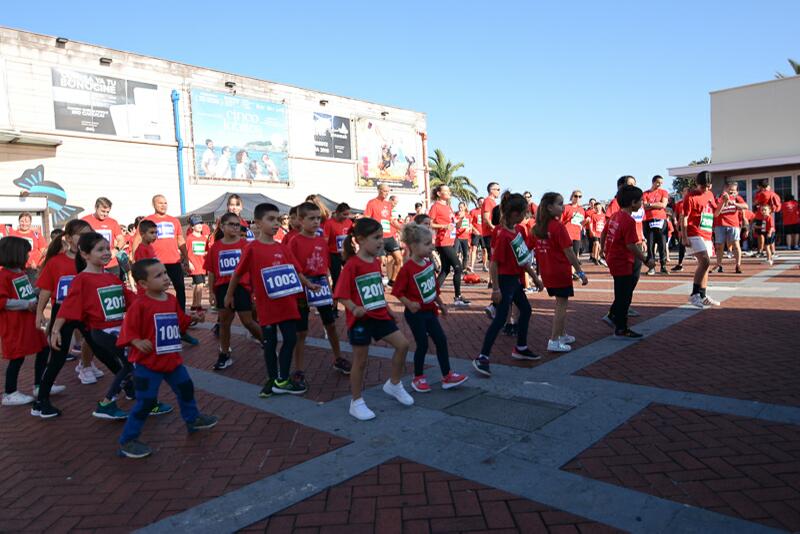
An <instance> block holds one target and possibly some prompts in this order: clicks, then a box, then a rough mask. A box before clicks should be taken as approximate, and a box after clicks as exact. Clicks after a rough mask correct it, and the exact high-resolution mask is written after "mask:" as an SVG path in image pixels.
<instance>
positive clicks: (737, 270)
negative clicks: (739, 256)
mask: <svg viewBox="0 0 800 534" xmlns="http://www.w3.org/2000/svg"><path fill="white" fill-rule="evenodd" d="M736 274H742V268H741V267H740V266H739V265H737V266H736Z"/></svg>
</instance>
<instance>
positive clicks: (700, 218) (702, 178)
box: [681, 171, 722, 308]
mask: <svg viewBox="0 0 800 534" xmlns="http://www.w3.org/2000/svg"><path fill="white" fill-rule="evenodd" d="M721 209H722V206H717V200H716V199H715V198H714V194H713V193H712V192H711V175H710V174H709V173H708V171H703V172H701V173H700V174H698V175H697V177H696V178H695V187H694V189H692V190H691V191H689V195H688V196H687V197H686V198H685V199H684V200H683V220H682V222H681V239H682V240H683V244H684V245H686V248H687V249H689V250H690V251H691V253H692V254H694V257H695V258H697V270H696V271H695V273H694V283H693V285H692V293H691V295H690V296H689V303H690V304H691V305H692V306H694V307H696V308H705V307H706V306H719V302H718V301H716V300H714V299H712V298H711V297H709V296H708V295H706V288H707V287H708V270H709V266H710V265H711V259H710V257H711V235H712V228H713V226H714V217H715V216H718V215H719V212H720V211H721Z"/></svg>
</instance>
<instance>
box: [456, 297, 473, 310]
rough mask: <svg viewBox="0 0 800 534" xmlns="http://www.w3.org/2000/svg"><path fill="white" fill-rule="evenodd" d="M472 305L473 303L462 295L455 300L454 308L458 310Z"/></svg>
mask: <svg viewBox="0 0 800 534" xmlns="http://www.w3.org/2000/svg"><path fill="white" fill-rule="evenodd" d="M470 304H471V301H469V300H467V299H465V298H464V297H463V296H462V295H459V296H457V297H456V298H455V299H453V306H455V307H456V308H465V307H467V306H469V305H470Z"/></svg>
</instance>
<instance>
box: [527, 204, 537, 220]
mask: <svg viewBox="0 0 800 534" xmlns="http://www.w3.org/2000/svg"><path fill="white" fill-rule="evenodd" d="M528 209H529V210H530V212H531V217H532V218H534V219H535V218H536V210H538V209H539V206H537V205H536V202H531V203H530V204H528Z"/></svg>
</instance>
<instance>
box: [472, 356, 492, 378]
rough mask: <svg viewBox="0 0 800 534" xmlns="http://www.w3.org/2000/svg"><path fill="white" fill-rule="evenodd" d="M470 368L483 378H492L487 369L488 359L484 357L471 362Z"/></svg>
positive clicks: (490, 371) (489, 370)
mask: <svg viewBox="0 0 800 534" xmlns="http://www.w3.org/2000/svg"><path fill="white" fill-rule="evenodd" d="M472 367H474V368H475V370H476V371H478V372H479V373H480V374H482V375H484V376H492V370H491V369H490V368H489V358H487V357H486V356H478V357H477V358H475V359H474V360H472Z"/></svg>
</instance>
